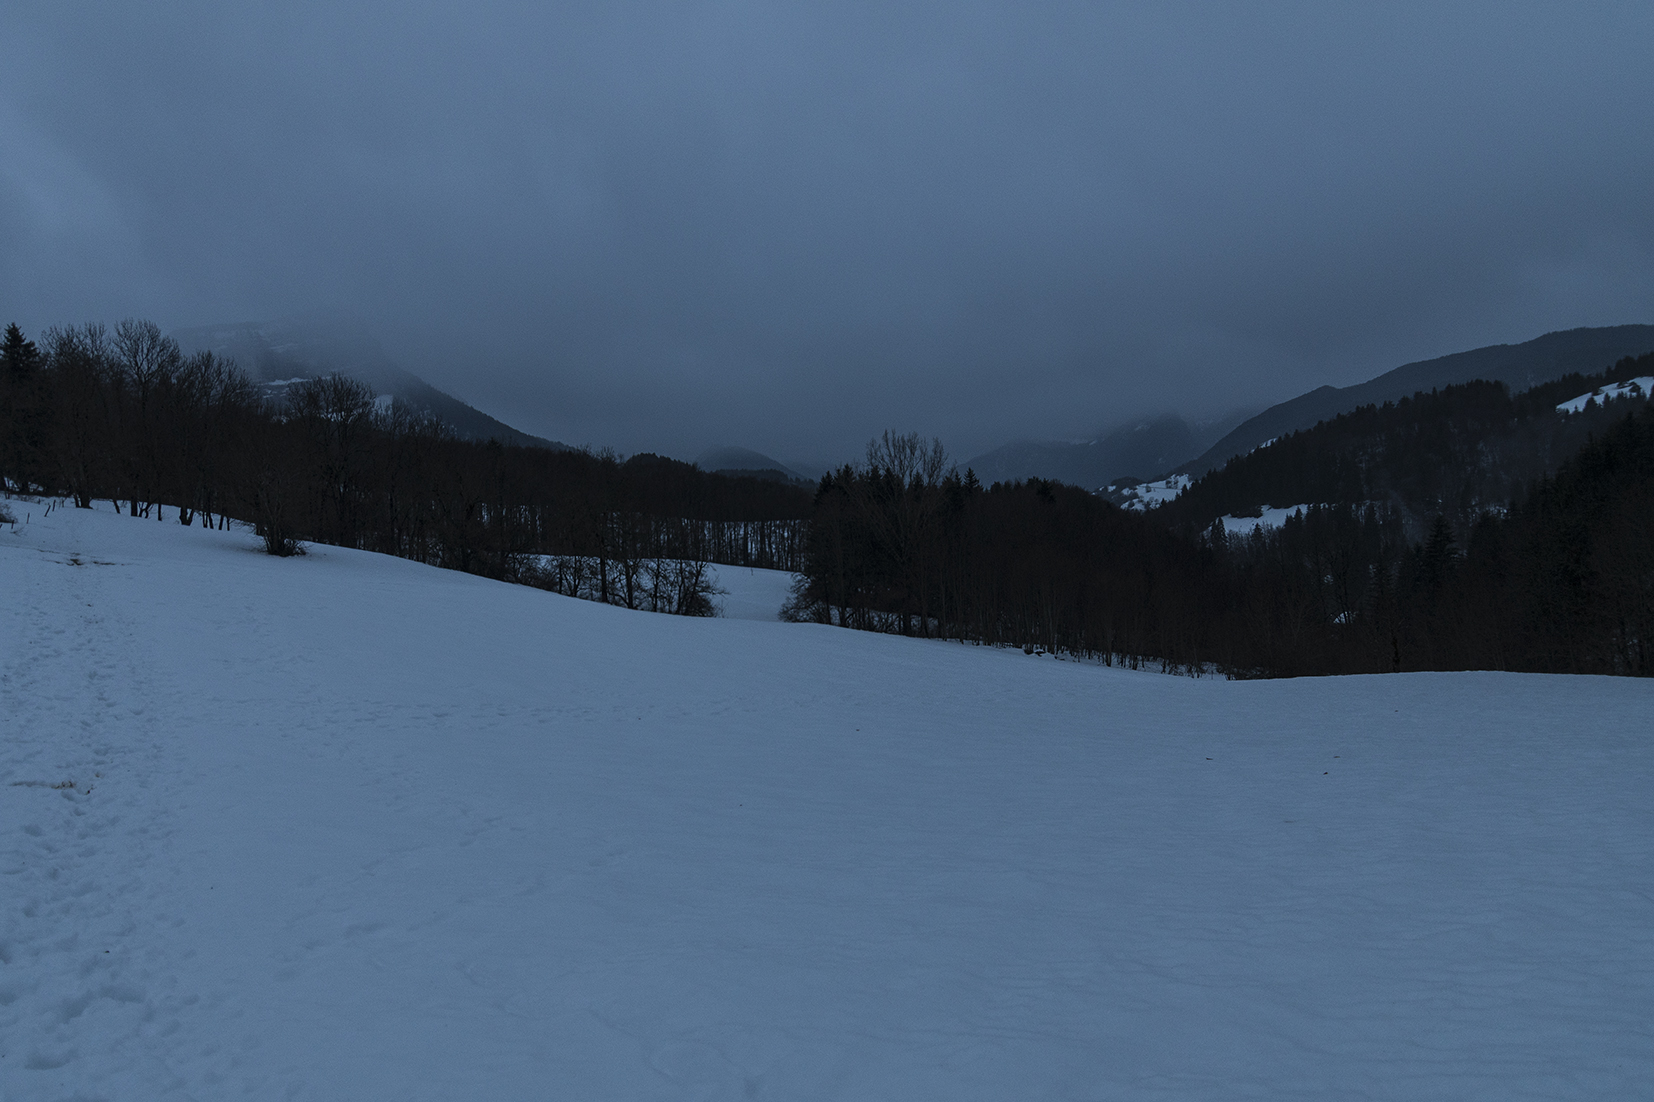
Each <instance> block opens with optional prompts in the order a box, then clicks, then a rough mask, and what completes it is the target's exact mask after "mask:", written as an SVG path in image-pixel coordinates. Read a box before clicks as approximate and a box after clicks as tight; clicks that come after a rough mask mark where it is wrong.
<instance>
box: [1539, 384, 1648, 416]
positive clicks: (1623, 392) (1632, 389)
mask: <svg viewBox="0 0 1654 1102" xmlns="http://www.w3.org/2000/svg"><path fill="white" fill-rule="evenodd" d="M1650 395H1654V375H1641V376H1638V377H1637V378H1635V379H1627V380H1626V381H1625V382H1623V383H1614V384H1612V385H1610V386H1603V387H1598V388H1597V389H1595V390H1593V391H1591V392H1590V393H1589V394H1581V395H1580V396H1579V397H1578V398H1570V399H1568V400H1567V401H1566V402H1562V403H1561V404H1559V405H1558V406H1557V407H1556V411H1557V412H1558V413H1581V412H1584V410H1585V407H1586V406H1588V405H1590V404H1591V403H1592V402H1595V403H1597V404H1598V405H1604V404H1606V403H1608V402H1612V401H1615V400H1616V399H1620V398H1644V399H1646V398H1648V397H1649V396H1650Z"/></svg>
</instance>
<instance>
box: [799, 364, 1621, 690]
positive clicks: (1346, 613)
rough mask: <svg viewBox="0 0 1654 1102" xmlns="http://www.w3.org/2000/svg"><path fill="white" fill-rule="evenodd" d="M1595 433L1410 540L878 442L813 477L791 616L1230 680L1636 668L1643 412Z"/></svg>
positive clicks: (1325, 514)
mask: <svg viewBox="0 0 1654 1102" xmlns="http://www.w3.org/2000/svg"><path fill="white" fill-rule="evenodd" d="M1568 385H1571V384H1568ZM1472 393H1473V397H1474V398H1475V400H1481V399H1483V398H1486V397H1487V396H1488V395H1489V394H1490V393H1491V392H1489V391H1486V390H1477V389H1475V388H1472ZM1573 393H1578V392H1577V391H1575V392H1573ZM1571 396H1572V393H1570V394H1568V395H1566V396H1564V397H1571ZM1541 397H1542V398H1545V400H1549V399H1548V396H1541ZM1554 404H1555V403H1554V402H1553V403H1552V405H1553V406H1554ZM1413 408H1415V409H1416V410H1421V411H1428V410H1430V409H1432V408H1434V407H1431V406H1430V405H1429V404H1428V403H1415V404H1414V407H1413ZM1600 427H1603V428H1604V431H1603V432H1602V433H1601V434H1600V435H1594V434H1593V435H1591V436H1590V437H1589V438H1588V439H1587V440H1586V442H1585V443H1584V445H1583V446H1582V448H1581V449H1580V451H1579V452H1578V453H1577V454H1576V455H1574V456H1573V457H1571V458H1570V459H1568V460H1566V461H1565V462H1563V463H1561V465H1560V467H1559V468H1558V469H1557V470H1555V472H1554V473H1552V474H1549V475H1542V476H1540V477H1539V478H1538V479H1537V480H1535V481H1534V482H1533V483H1532V485H1531V486H1530V487H1529V488H1528V489H1527V491H1526V492H1525V494H1524V495H1523V496H1522V497H1521V498H1520V499H1518V500H1515V501H1511V502H1509V503H1508V504H1506V505H1505V506H1503V507H1500V508H1490V509H1487V510H1484V511H1482V512H1480V513H1478V514H1476V515H1475V516H1474V517H1473V518H1472V519H1471V520H1469V521H1468V522H1467V523H1466V524H1465V526H1464V527H1463V528H1459V527H1456V525H1455V523H1454V520H1453V519H1452V518H1451V517H1450V515H1449V513H1448V512H1447V511H1446V510H1438V511H1437V512H1436V513H1435V515H1434V517H1433V519H1432V520H1431V521H1430V522H1429V524H1428V526H1427V527H1426V529H1425V531H1424V532H1423V533H1421V534H1420V536H1419V537H1418V538H1415V536H1414V534H1413V521H1412V519H1411V518H1410V517H1409V515H1408V513H1407V512H1406V511H1405V510H1404V509H1403V507H1402V506H1401V505H1399V504H1397V503H1396V502H1394V501H1392V502H1387V503H1385V502H1373V501H1370V500H1363V499H1362V498H1361V497H1358V498H1356V500H1354V501H1350V502H1336V501H1335V502H1332V503H1329V504H1326V505H1316V506H1314V507H1312V508H1310V509H1308V510H1306V511H1305V512H1304V513H1302V514H1299V515H1296V516H1294V517H1293V518H1291V519H1289V520H1288V521H1287V522H1286V523H1285V525H1283V526H1282V527H1281V528H1279V529H1276V530H1266V529H1264V528H1262V527H1258V528H1255V529H1254V530H1253V532H1252V533H1250V534H1249V535H1246V536H1239V535H1230V534H1228V533H1227V532H1226V531H1225V529H1224V527H1223V526H1222V525H1221V524H1213V525H1211V526H1209V527H1206V528H1204V529H1200V528H1191V527H1190V526H1188V525H1186V524H1182V523H1179V520H1178V517H1177V514H1175V513H1173V512H1166V511H1161V510H1156V511H1151V512H1149V513H1141V512H1132V511H1127V510H1122V509H1119V508H1117V507H1116V506H1114V505H1112V504H1110V503H1108V502H1107V501H1105V500H1103V499H1100V498H1098V497H1096V496H1094V495H1092V494H1088V493H1086V492H1084V491H1083V490H1080V489H1079V488H1077V487H1072V486H1065V485H1061V484H1057V483H1052V482H1046V481H1042V480H1039V479H1031V480H1028V481H1025V482H1009V483H996V484H994V485H993V486H991V487H986V488H984V487H983V486H982V485H981V484H980V483H979V482H978V480H977V479H976V478H975V476H974V475H973V474H972V473H971V472H970V471H966V472H965V473H964V474H963V475H961V474H959V473H958V472H957V470H954V469H951V468H949V467H948V465H947V463H946V460H945V458H944V457H943V455H942V450H941V446H940V444H938V443H935V442H932V443H930V444H928V445H927V444H924V443H923V442H922V441H921V440H920V439H919V438H918V437H917V436H916V435H913V436H906V437H901V436H893V435H891V434H888V433H887V434H886V435H885V437H884V438H883V439H882V440H880V441H876V442H875V443H874V444H873V445H871V446H870V447H869V450H868V454H867V458H866V460H865V462H863V463H861V464H855V465H847V466H845V467H844V468H842V469H840V470H839V471H836V472H833V473H832V474H829V475H827V476H825V477H824V478H823V479H822V481H821V484H820V486H819V487H818V488H817V492H816V499H815V511H814V520H813V523H812V525H811V527H810V530H809V542H808V548H807V553H806V556H805V565H804V569H803V572H802V577H801V579H800V582H799V584H798V586H797V587H796V588H795V593H794V597H793V600H792V601H791V602H790V604H789V606H788V610H787V611H788V616H789V617H790V618H793V619H799V620H813V621H816V622H820V623H828V624H838V625H841V626H844V627H850V628H861V629H866V630H875V631H886V632H896V633H900V634H907V635H917V636H925V637H933V638H943V639H956V640H960V641H963V642H975V643H985V644H998V645H1006V644H1009V645H1013V646H1021V647H1022V648H1023V649H1024V650H1025V651H1028V652H1030V653H1035V652H1049V653H1054V654H1066V655H1073V656H1076V657H1080V658H1090V659H1095V660H1099V661H1102V662H1105V663H1108V664H1122V665H1127V666H1132V667H1139V666H1143V665H1146V664H1152V665H1155V666H1157V667H1158V668H1161V669H1164V670H1170V671H1177V672H1187V673H1196V674H1199V673H1219V674H1225V675H1228V676H1232V677H1280V676H1297V675H1304V674H1334V673H1381V672H1400V671H1404V670H1407V671H1412V670H1455V669H1498V670H1519V671H1533V672H1558V673H1610V674H1635V675H1642V676H1648V675H1650V674H1654V649H1651V643H1654V407H1648V406H1643V407H1642V408H1640V409H1633V410H1618V411H1614V412H1613V413H1612V414H1611V415H1610V417H1609V419H1608V420H1607V421H1606V423H1605V424H1603V425H1601V426H1600ZM1359 492H1360V493H1362V494H1363V495H1364V494H1365V492H1366V491H1365V490H1362V491H1359Z"/></svg>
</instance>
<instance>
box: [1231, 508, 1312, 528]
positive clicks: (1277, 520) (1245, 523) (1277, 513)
mask: <svg viewBox="0 0 1654 1102" xmlns="http://www.w3.org/2000/svg"><path fill="white" fill-rule="evenodd" d="M1311 508H1314V506H1312V505H1309V504H1304V505H1289V506H1287V507H1286V508H1284V509H1277V508H1275V507H1274V506H1270V505H1266V506H1264V507H1263V509H1262V515H1260V516H1255V517H1223V518H1221V519H1222V521H1223V530H1224V531H1225V532H1227V533H1228V534H1229V535H1231V536H1249V535H1251V534H1252V530H1253V529H1254V528H1263V529H1265V530H1266V531H1267V530H1268V529H1271V528H1279V527H1280V526H1281V525H1283V524H1285V523H1286V522H1287V521H1288V520H1289V519H1291V518H1292V517H1293V516H1295V515H1297V514H1299V513H1303V512H1305V511H1307V510H1309V509H1311Z"/></svg>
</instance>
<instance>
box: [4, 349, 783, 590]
mask: <svg viewBox="0 0 1654 1102" xmlns="http://www.w3.org/2000/svg"><path fill="white" fill-rule="evenodd" d="M0 387H3V388H4V389H3V392H0V408H3V410H4V411H5V413H4V421H3V423H0V440H3V450H0V476H3V477H4V480H5V482H6V484H7V485H8V486H9V487H10V488H11V489H12V490H13V491H14V492H18V493H25V494H30V493H33V494H61V495H63V496H65V497H68V498H70V499H72V500H73V502H74V503H75V504H76V505H79V506H81V507H82V508H85V507H89V506H90V505H91V503H92V501H93V500H94V499H97V500H108V501H110V502H112V503H113V504H114V505H115V508H116V509H117V510H120V511H124V512H125V513H126V514H127V515H130V516H133V517H137V518H153V519H154V520H157V521H160V520H164V519H168V513H169V512H170V514H171V518H170V519H174V520H176V521H178V522H180V523H183V524H186V525H188V524H193V523H201V524H204V525H207V526H212V525H214V524H215V523H216V524H218V525H219V526H222V525H223V524H224V522H225V521H226V519H227V518H232V517H233V518H236V519H239V520H244V521H247V522H249V523H251V524H252V525H253V526H254V528H255V530H256V531H257V533H258V535H259V537H260V538H261V539H262V540H263V541H264V544H265V547H266V548H267V549H268V550H269V551H271V552H272V553H274V554H278V555H288V554H294V553H296V552H298V551H299V550H300V549H301V546H302V543H303V542H304V541H312V542H317V543H328V544H336V545H339V546H344V547H357V548H362V549H365V550H369V551H381V552H385V553H388V554H392V555H400V556H402V557H404V558H409V559H414V560H416V561H419V562H424V563H430V564H432V565H436V566H444V567H451V568H454V569H458V570H464V571H467V572H470V573H474V574H481V575H484V576H487V577H491V578H499V579H502V580H506V581H517V582H526V583H529V584H535V585H542V586H545V587H547V588H554V589H559V590H561V591H564V592H568V593H571V594H574V595H579V596H593V597H596V598H597V599H600V600H606V601H610V602H611V603H615V604H624V605H628V606H630V607H633V608H652V609H656V610H660V611H677V612H685V613H695V614H706V613H708V612H710V611H711V606H710V604H709V602H708V601H707V600H706V598H707V597H708V596H709V595H710V580H709V579H710V575H709V574H708V572H707V571H706V570H705V569H704V568H705V564H707V563H709V562H722V563H732V564H736V565H741V566H757V567H767V568H774V569H782V570H788V569H794V568H796V567H797V566H798V565H799V562H800V555H801V549H802V544H803V532H804V529H805V527H806V525H807V520H806V518H807V515H808V511H809V504H810V499H809V494H808V492H807V491H805V490H801V489H799V488H797V487H791V486H786V485H782V484H778V483H775V482H772V481H766V480H762V479H756V478H731V477H727V476H721V475H713V474H708V473H706V472H703V471H700V470H698V469H697V468H695V467H693V466H691V465H689V464H685V463H680V462H677V461H675V460H671V459H665V458H662V457H660V456H654V455H638V456H633V457H632V458H630V459H628V460H626V461H625V462H621V461H619V460H618V459H616V458H615V457H613V456H611V455H600V454H591V453H587V452H579V451H553V450H550V449H545V448H535V447H515V446H505V445H501V444H499V443H497V442H492V441H490V442H488V443H477V442H474V441H467V440H460V439H457V438H456V437H455V436H454V435H453V433H452V432H450V431H448V430H447V429H446V428H445V427H444V426H443V425H442V424H441V423H440V422H438V421H436V420H435V419H434V418H431V417H428V416H414V415H410V414H409V413H408V412H407V411H406V410H405V409H403V408H401V407H399V406H396V405H394V404H393V405H391V406H390V407H389V408H379V407H378V406H377V405H376V403H375V401H374V395H373V393H372V392H371V391H370V390H368V389H367V388H366V387H365V386H363V385H362V384H361V383H359V382H356V381H355V380H352V379H349V378H346V377H344V376H338V375H334V376H327V377H323V378H318V379H311V380H306V381H303V382H300V383H296V384H293V385H291V386H289V387H287V388H286V392H285V395H284V396H282V397H281V398H279V399H276V398H272V397H270V396H268V395H267V393H266V391H265V390H263V389H262V388H260V387H258V386H256V385H255V384H253V383H251V382H249V381H248V379H247V378H246V377H245V376H244V375H243V374H242V373H241V372H240V371H238V370H237V369H236V368H235V366H234V365H233V364H231V363H229V362H227V361H225V360H223V359H220V358H217V357H215V356H213V355H212V354H211V353H209V352H203V353H199V354H197V355H193V356H184V355H183V354H182V353H181V352H180V350H179V348H178V345H177V344H176V343H175V342H174V341H172V340H171V339H170V338H167V337H165V336H163V335H162V334H161V332H160V330H159V329H158V328H156V327H155V326H154V325H153V324H151V323H149V322H142V321H125V322H122V323H121V324H120V325H118V326H116V327H115V329H114V331H113V332H108V331H106V330H105V329H104V327H102V326H99V325H83V326H77V327H72V328H61V329H52V330H49V331H48V332H47V333H46V334H45V336H44V338H43V339H42V341H41V347H36V346H35V344H34V343H32V342H29V341H27V340H25V339H24V337H23V334H22V333H21V332H19V331H18V329H17V327H16V326H12V327H10V328H9V329H8V330H7V332H6V336H5V340H4V344H3V347H0Z"/></svg>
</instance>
